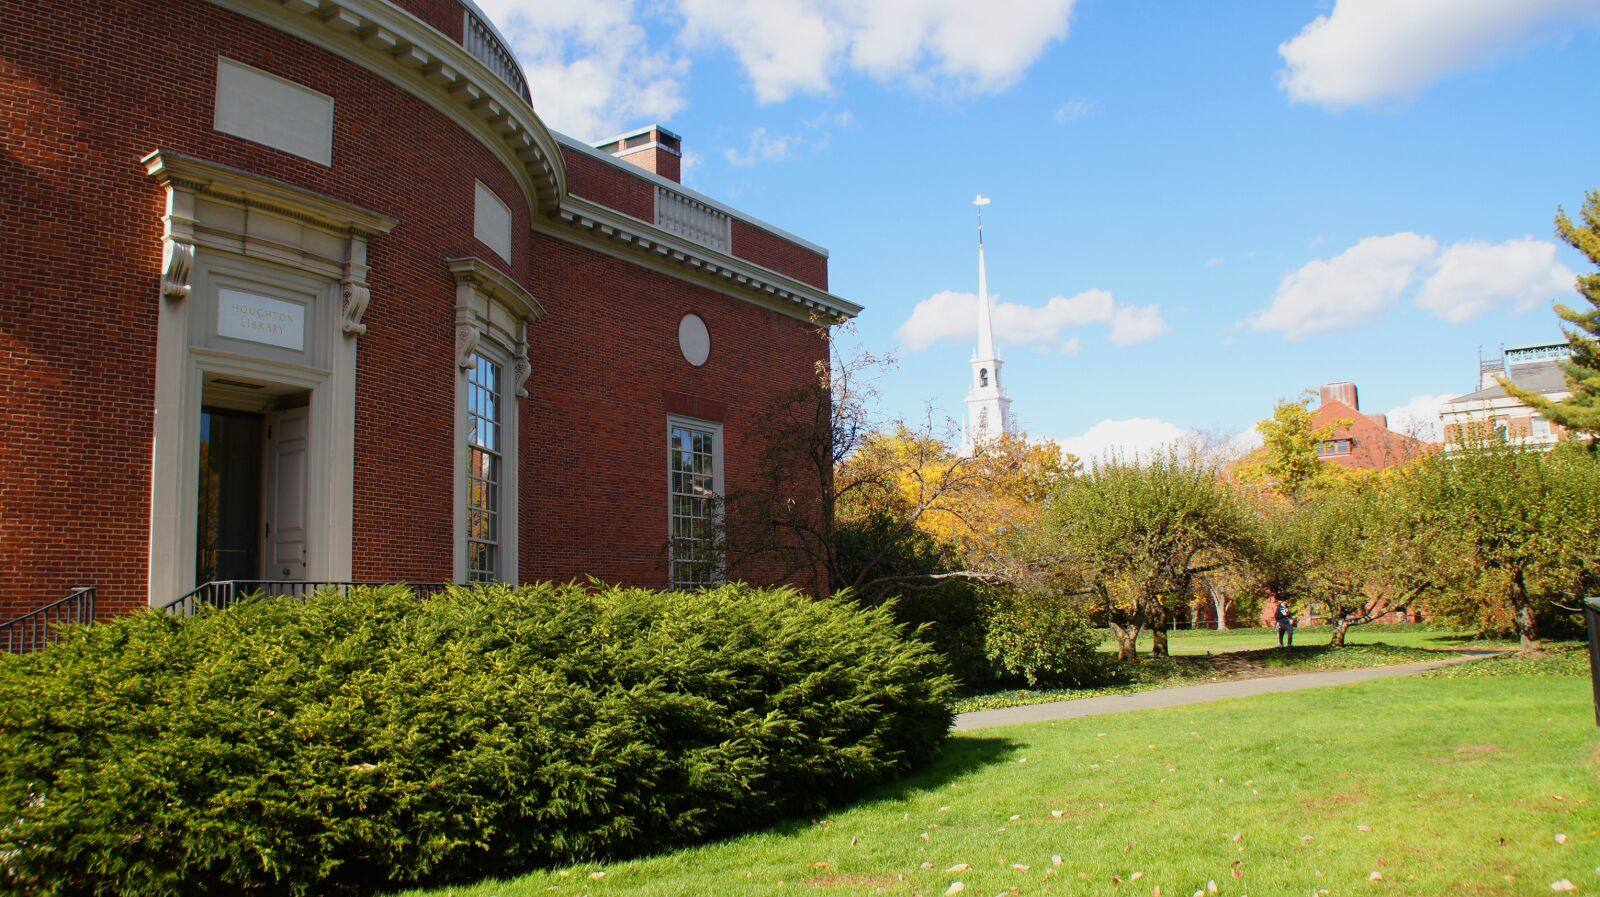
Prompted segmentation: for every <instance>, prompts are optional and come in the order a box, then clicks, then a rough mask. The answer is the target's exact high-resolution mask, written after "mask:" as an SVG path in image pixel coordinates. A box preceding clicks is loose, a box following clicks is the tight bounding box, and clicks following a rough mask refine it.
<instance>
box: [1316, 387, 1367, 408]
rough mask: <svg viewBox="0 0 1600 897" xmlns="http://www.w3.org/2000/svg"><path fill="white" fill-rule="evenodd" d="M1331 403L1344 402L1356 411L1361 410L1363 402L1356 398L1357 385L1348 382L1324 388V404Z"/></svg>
mask: <svg viewBox="0 0 1600 897" xmlns="http://www.w3.org/2000/svg"><path fill="white" fill-rule="evenodd" d="M1329 402H1343V403H1345V404H1346V405H1349V406H1350V407H1351V408H1353V409H1355V410H1356V411H1360V410H1361V400H1360V399H1359V398H1357V397H1356V385H1355V384H1354V383H1351V382H1350V381H1348V380H1341V381H1339V382H1338V383H1329V384H1328V385H1327V386H1324V387H1322V404H1324V405H1326V404H1328V403H1329Z"/></svg>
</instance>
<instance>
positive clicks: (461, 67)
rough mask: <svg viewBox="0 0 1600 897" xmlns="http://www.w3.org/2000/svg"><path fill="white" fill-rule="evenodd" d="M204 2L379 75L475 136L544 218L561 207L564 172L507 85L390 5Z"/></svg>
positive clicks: (544, 133) (546, 135)
mask: <svg viewBox="0 0 1600 897" xmlns="http://www.w3.org/2000/svg"><path fill="white" fill-rule="evenodd" d="M210 2H212V3H214V4H216V5H217V6H220V7H222V8H224V9H228V10H231V11H233V12H237V13H239V14H241V15H244V16H248V17H249V18H252V19H255V20H256V21H259V22H263V23H265V24H268V25H271V26H272V27H274V28H277V29H279V30H280V31H284V32H287V33H289V34H292V35H294V36H296V37H299V38H301V39H303V40H306V41H308V42H310V43H313V44H316V45H317V46H320V47H322V48H324V49H326V50H328V51H330V52H332V53H335V54H337V55H339V56H341V57H343V58H345V59H348V60H350V61H352V62H355V63H357V64H358V65H361V66H363V67H365V68H367V69H369V70H371V71H373V72H375V73H377V74H379V75H381V76H382V77H384V78H385V79H387V80H388V81H390V82H391V83H393V84H395V85H397V86H399V87H401V88H402V89H404V90H406V91H407V92H408V93H411V94H413V95H414V96H417V97H418V98H420V99H422V100H424V101H426V102H427V103H428V104H429V105H431V106H433V107H434V108H435V109H438V110H440V111H441V112H444V113H445V114H446V115H448V116H449V117H450V118H452V119H454V120H455V121H456V123H457V124H460V125H461V126H462V127H463V128H465V129H466V130H468V131H469V132H471V133H473V134H474V135H475V136H477V137H478V139H479V140H480V141H482V142H483V143H484V144H485V145H486V146H488V147H489V148H490V149H491V150H493V151H494V152H495V154H496V155H498V156H499V157H500V159H501V161H502V162H504V163H505V164H506V166H507V167H508V168H510V169H511V171H512V173H513V174H516V175H517V176H518V177H519V179H520V180H521V181H522V186H523V190H524V191H525V192H526V194H527V199H528V202H529V204H530V205H533V206H534V207H536V208H539V209H542V210H543V211H545V212H547V213H548V212H552V211H554V210H555V209H556V207H557V206H558V205H559V204H560V202H561V197H562V195H564V194H565V193H566V166H565V164H564V163H563V162H562V159H561V151H560V149H559V148H558V146H557V144H556V141H555V138H554V136H553V135H552V134H551V133H550V131H549V129H547V128H546V127H545V126H544V123H543V122H542V121H540V120H539V117H538V115H536V114H535V113H534V110H533V107H532V106H530V105H529V104H528V102H527V101H526V100H524V99H523V98H522V97H521V96H520V95H519V94H518V93H517V92H516V91H515V90H514V89H513V88H512V87H511V86H510V85H509V84H507V83H505V82H504V81H502V80H501V79H500V76H498V75H496V74H495V73H494V72H493V71H491V70H490V69H489V68H488V67H487V66H485V65H484V64H483V63H482V62H479V61H478V60H477V58H476V57H474V56H473V55H472V54H471V53H468V52H467V50H466V48H465V47H463V46H461V45H460V44H458V43H456V42H455V41H454V40H451V39H450V38H449V37H447V36H446V35H444V34H443V33H441V32H440V31H439V30H438V29H436V28H434V27H433V26H432V25H429V24H428V23H426V22H424V21H422V20H421V19H419V18H417V17H416V16H414V15H412V14H411V13H409V12H406V11H405V10H403V9H400V8H399V7H398V6H395V5H394V4H393V3H390V2H388V0H210ZM334 164H335V166H337V165H338V164H339V159H338V158H337V157H335V159H334Z"/></svg>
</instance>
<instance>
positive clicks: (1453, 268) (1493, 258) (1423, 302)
mask: <svg viewBox="0 0 1600 897" xmlns="http://www.w3.org/2000/svg"><path fill="white" fill-rule="evenodd" d="M1576 277H1577V274H1575V273H1574V272H1573V271H1572V269H1571V268H1568V267H1567V266H1566V265H1563V264H1561V263H1560V262H1558V261H1556V244H1554V243H1549V242H1546V241H1544V240H1535V239H1534V238H1532V237H1523V238H1522V239H1520V240H1507V241H1506V242H1504V243H1457V244H1455V245H1454V246H1451V247H1450V248H1449V249H1446V250H1445V251H1444V253H1443V254H1442V255H1440V256H1439V264H1438V270H1436V271H1434V273H1433V275H1432V276H1430V277H1429V278H1428V280H1427V282H1426V283H1424V284H1423V285H1422V291H1421V292H1420V293H1418V294H1417V299H1416V303H1417V305H1418V306H1419V307H1421V308H1425V309H1428V310H1429V311H1431V312H1433V313H1434V314H1436V315H1438V316H1439V317H1441V318H1443V319H1445V320H1446V321H1449V322H1450V323H1452V324H1459V323H1461V322H1463V321H1470V320H1472V319H1473V318H1476V317H1478V316H1479V315H1482V314H1484V313H1485V312H1489V311H1492V310H1494V309H1495V308H1498V307H1500V306H1502V305H1509V306H1510V307H1511V308H1512V309H1513V310H1515V311H1519V312H1523V311H1529V310H1530V309H1533V308H1535V307H1537V306H1539V305H1542V304H1544V303H1547V302H1549V301H1551V300H1552V299H1555V298H1556V297H1558V296H1562V295H1564V294H1567V293H1570V292H1572V290H1573V281H1574V280H1575V279H1576Z"/></svg>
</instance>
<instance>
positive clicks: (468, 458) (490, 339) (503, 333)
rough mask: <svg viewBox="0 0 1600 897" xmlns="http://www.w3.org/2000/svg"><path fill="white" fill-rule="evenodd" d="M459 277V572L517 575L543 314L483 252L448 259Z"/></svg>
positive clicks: (463, 578) (482, 578) (469, 578)
mask: <svg viewBox="0 0 1600 897" xmlns="http://www.w3.org/2000/svg"><path fill="white" fill-rule="evenodd" d="M447 263H448V265H449V267H450V272H451V274H452V275H454V277H455V280H456V357H455V362H456V367H457V369H458V373H457V377H456V438H455V446H456V447H455V473H454V476H453V479H454V480H455V486H454V492H455V500H454V505H455V547H454V554H455V560H454V578H455V579H456V581H458V582H504V583H516V582H517V580H518V576H519V572H520V568H519V559H518V555H519V550H518V548H519V533H518V527H517V517H518V514H517V508H518V497H517V470H518V467H519V465H518V460H517V459H518V457H519V454H520V443H521V439H520V436H519V434H520V432H521V429H520V426H521V425H520V420H519V418H520V415H521V411H520V409H519V408H518V406H519V405H520V404H521V403H519V402H518V401H517V399H519V398H524V397H526V396H527V394H528V393H527V390H526V389H525V388H524V384H526V383H527V380H528V377H529V375H530V374H531V373H532V372H533V366H532V364H531V362H530V361H529V358H528V325H529V323H530V322H532V321H534V320H536V319H537V318H538V317H540V316H541V315H543V314H544V309H543V308H541V307H540V306H539V304H538V302H536V301H535V300H534V298H533V297H532V296H531V295H529V294H528V292H527V290H525V289H523V288H522V287H521V286H520V285H518V284H517V283H516V281H514V280H512V279H511V278H510V277H508V276H506V275H505V274H504V273H502V272H500V271H499V270H497V269H495V268H494V267H493V266H491V265H488V264H487V263H485V262H484V261H483V260H482V259H478V258H461V259H448V260H447Z"/></svg>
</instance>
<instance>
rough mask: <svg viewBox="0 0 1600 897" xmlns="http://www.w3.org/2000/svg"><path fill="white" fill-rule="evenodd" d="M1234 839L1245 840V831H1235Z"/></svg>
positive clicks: (1236, 840) (1237, 840)
mask: <svg viewBox="0 0 1600 897" xmlns="http://www.w3.org/2000/svg"><path fill="white" fill-rule="evenodd" d="M1233 840H1234V841H1235V842H1239V841H1243V840H1244V832H1234V833H1233Z"/></svg>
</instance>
